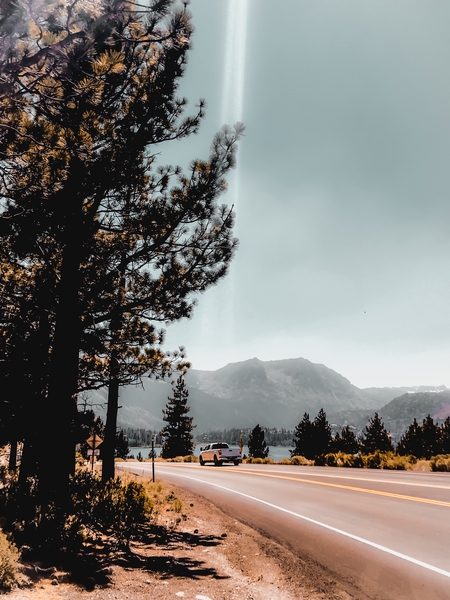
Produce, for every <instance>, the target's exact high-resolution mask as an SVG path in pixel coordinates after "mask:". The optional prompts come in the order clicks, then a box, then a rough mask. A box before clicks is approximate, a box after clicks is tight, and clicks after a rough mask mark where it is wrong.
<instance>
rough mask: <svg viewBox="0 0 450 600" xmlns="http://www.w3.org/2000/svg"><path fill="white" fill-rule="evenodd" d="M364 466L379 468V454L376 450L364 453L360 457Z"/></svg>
mask: <svg viewBox="0 0 450 600" xmlns="http://www.w3.org/2000/svg"><path fill="white" fill-rule="evenodd" d="M362 460H363V461H364V466H365V467H367V468H368V469H381V456H380V453H379V452H378V451H376V452H373V453H372V454H364V455H363V457H362Z"/></svg>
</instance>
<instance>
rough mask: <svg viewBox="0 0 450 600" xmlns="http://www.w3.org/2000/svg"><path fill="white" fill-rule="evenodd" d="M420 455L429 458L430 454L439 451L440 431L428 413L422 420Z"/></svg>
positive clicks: (433, 454)
mask: <svg viewBox="0 0 450 600" xmlns="http://www.w3.org/2000/svg"><path fill="white" fill-rule="evenodd" d="M421 430H422V455H423V458H425V459H427V460H429V459H430V458H431V457H432V456H435V455H436V454H439V453H440V452H441V443H440V441H441V440H440V437H441V435H440V434H441V431H440V428H439V427H438V426H437V425H436V423H435V422H434V421H433V419H432V417H431V415H428V416H427V417H426V418H425V419H424V420H423V421H422V427H421Z"/></svg>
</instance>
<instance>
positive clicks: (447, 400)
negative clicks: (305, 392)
mask: <svg viewBox="0 0 450 600" xmlns="http://www.w3.org/2000/svg"><path fill="white" fill-rule="evenodd" d="M423 387H424V388H425V389H427V390H429V389H430V388H429V387H428V388H427V387H425V386H423ZM442 387H443V391H426V392H417V393H414V392H407V393H406V394H402V395H401V396H399V397H397V398H394V399H393V400H391V401H390V402H388V403H387V404H386V405H385V406H382V407H381V408H380V409H379V410H378V411H377V412H378V414H379V415H380V417H381V418H382V419H383V422H384V425H385V427H386V429H387V430H388V431H389V432H390V434H391V436H392V439H393V441H394V442H395V443H397V442H398V441H399V440H400V438H401V437H402V435H403V434H404V432H405V431H406V430H407V429H408V427H409V425H410V424H411V423H412V422H413V421H414V419H417V422H418V423H419V424H421V423H422V421H423V419H424V418H425V417H426V416H427V415H431V417H432V418H433V420H434V421H438V422H439V423H442V422H443V421H444V420H445V419H446V417H448V416H450V391H449V390H448V389H447V388H446V387H445V386H442ZM383 389H385V388H383ZM416 389H417V388H416ZM371 417H373V413H372V414H369V413H368V412H367V411H364V410H351V411H344V412H340V413H335V414H330V415H329V422H330V424H331V423H332V424H333V429H340V428H341V427H343V426H344V425H350V426H352V427H354V428H355V429H356V430H357V432H359V433H362V432H363V431H364V428H365V426H366V425H367V424H368V422H369V420H370V418H371Z"/></svg>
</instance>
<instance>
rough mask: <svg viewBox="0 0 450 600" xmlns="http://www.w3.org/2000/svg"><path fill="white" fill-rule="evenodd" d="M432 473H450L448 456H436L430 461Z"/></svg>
mask: <svg viewBox="0 0 450 600" xmlns="http://www.w3.org/2000/svg"><path fill="white" fill-rule="evenodd" d="M430 467H431V470H432V471H450V454H438V455H437V456H433V457H432V458H431V459H430Z"/></svg>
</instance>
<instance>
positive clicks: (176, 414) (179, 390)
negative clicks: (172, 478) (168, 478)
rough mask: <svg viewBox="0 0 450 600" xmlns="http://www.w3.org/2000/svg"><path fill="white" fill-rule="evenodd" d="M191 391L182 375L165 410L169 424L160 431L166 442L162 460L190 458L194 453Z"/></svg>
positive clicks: (163, 447)
mask: <svg viewBox="0 0 450 600" xmlns="http://www.w3.org/2000/svg"><path fill="white" fill-rule="evenodd" d="M188 397H189V391H188V389H187V387H186V383H185V381H184V378H183V376H182V375H180V377H178V379H177V383H176V386H175V387H174V389H173V397H172V398H169V399H168V400H169V401H168V403H167V405H166V409H165V410H163V414H164V417H163V420H164V421H165V422H166V423H167V425H165V427H164V428H163V429H162V430H161V431H160V434H161V436H163V437H164V438H165V439H164V442H163V445H162V448H161V457H162V458H175V457H176V456H188V455H190V454H193V452H194V446H195V443H194V436H193V434H192V430H193V429H194V427H195V425H193V424H192V421H193V419H194V418H193V417H190V416H189V410H190V408H189V406H187V400H188Z"/></svg>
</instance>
